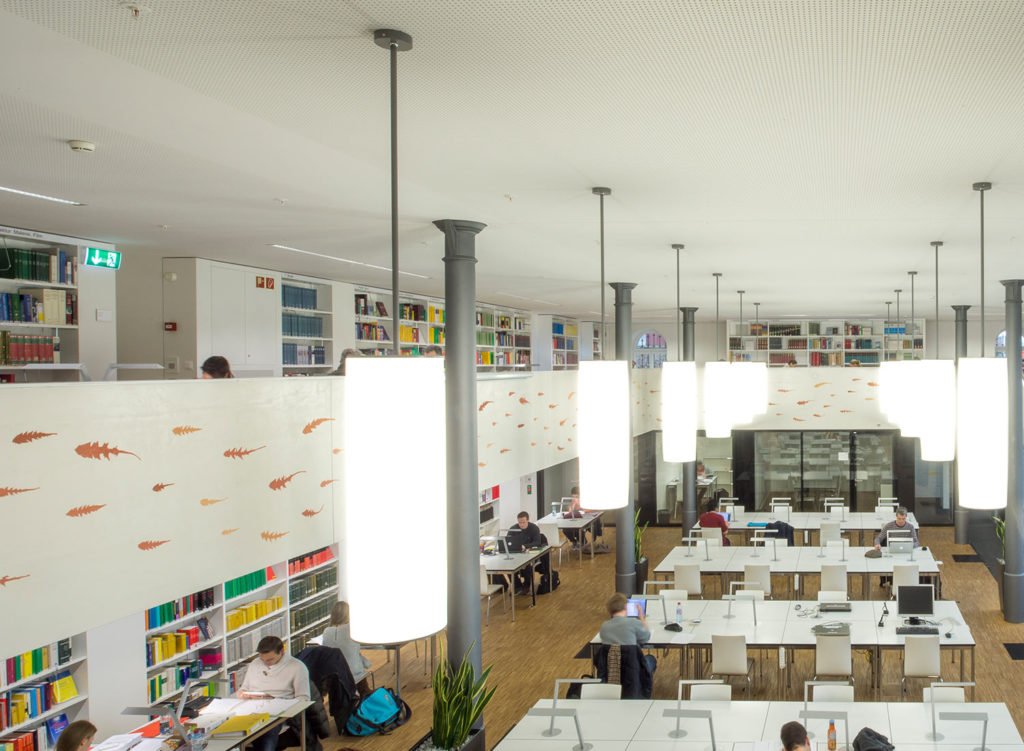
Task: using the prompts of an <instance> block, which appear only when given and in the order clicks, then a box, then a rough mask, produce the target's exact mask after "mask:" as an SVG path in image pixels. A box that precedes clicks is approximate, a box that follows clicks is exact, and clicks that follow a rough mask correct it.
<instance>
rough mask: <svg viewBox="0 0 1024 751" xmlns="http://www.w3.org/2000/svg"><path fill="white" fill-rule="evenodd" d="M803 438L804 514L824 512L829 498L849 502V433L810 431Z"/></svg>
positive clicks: (802, 490)
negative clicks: (805, 512)
mask: <svg viewBox="0 0 1024 751" xmlns="http://www.w3.org/2000/svg"><path fill="white" fill-rule="evenodd" d="M803 435H804V453H803V485H802V489H801V494H800V499H801V503H800V510H801V511H823V510H824V509H825V499H826V498H842V499H843V500H844V501H847V503H849V500H850V493H851V488H850V433H848V432H845V431H822V432H816V431H808V432H806V433H804V434H803Z"/></svg>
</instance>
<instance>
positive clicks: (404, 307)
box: [398, 302, 427, 321]
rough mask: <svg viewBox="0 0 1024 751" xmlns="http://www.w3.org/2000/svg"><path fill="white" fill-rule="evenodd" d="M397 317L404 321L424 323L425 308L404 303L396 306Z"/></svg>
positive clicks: (425, 316)
mask: <svg viewBox="0 0 1024 751" xmlns="http://www.w3.org/2000/svg"><path fill="white" fill-rule="evenodd" d="M398 317H399V318H401V319H402V320H404V321H426V320H427V307H426V306H425V305H419V304H417V303H411V302H404V303H402V304H401V305H399V306H398Z"/></svg>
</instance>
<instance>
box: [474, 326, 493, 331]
mask: <svg viewBox="0 0 1024 751" xmlns="http://www.w3.org/2000/svg"><path fill="white" fill-rule="evenodd" d="M476 329H477V331H495V330H496V329H495V328H494V327H493V326H477V327H476Z"/></svg>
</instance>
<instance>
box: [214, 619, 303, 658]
mask: <svg viewBox="0 0 1024 751" xmlns="http://www.w3.org/2000/svg"><path fill="white" fill-rule="evenodd" d="M286 626H287V624H286V623H285V620H284V618H283V617H281V618H272V619H270V620H269V621H267V622H266V623H261V624H260V625H259V626H258V627H257V628H254V629H252V630H251V631H244V632H242V633H241V634H239V635H238V636H234V637H229V638H228V640H227V641H226V642H225V646H226V655H227V661H228V663H232V662H236V661H237V660H243V659H245V658H247V657H251V656H252V655H254V654H256V645H257V644H259V643H260V639H262V638H263V637H264V636H277V637H280V638H282V639H283V638H284V637H285V634H286ZM204 667H205V666H204Z"/></svg>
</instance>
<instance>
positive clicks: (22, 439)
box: [11, 430, 57, 443]
mask: <svg viewBox="0 0 1024 751" xmlns="http://www.w3.org/2000/svg"><path fill="white" fill-rule="evenodd" d="M51 435H57V434H56V433H40V432H39V431H38V430H29V431H27V432H25V433H18V435H16V436H14V438H12V439H11V443H31V442H32V441H38V440H39V439H40V438H46V437H48V436H51Z"/></svg>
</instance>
